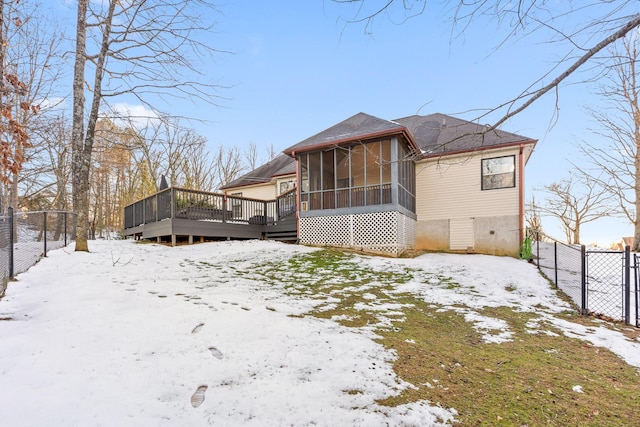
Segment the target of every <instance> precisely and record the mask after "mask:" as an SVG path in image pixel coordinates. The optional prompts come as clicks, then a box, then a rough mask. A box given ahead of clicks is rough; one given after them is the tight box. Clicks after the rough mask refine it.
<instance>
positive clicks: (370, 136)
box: [284, 127, 420, 157]
mask: <svg viewBox="0 0 640 427" xmlns="http://www.w3.org/2000/svg"><path fill="white" fill-rule="evenodd" d="M395 135H402V136H403V137H404V138H405V139H406V140H407V141H408V142H409V145H410V146H411V147H412V148H413V149H414V150H415V151H416V152H418V153H419V152H420V148H419V147H418V144H416V142H415V140H414V139H413V136H412V135H411V133H409V131H408V130H407V128H405V127H402V128H397V129H392V130H383V131H380V132H372V133H367V134H362V135H358V136H355V137H354V136H351V137H349V138H342V139H335V140H332V141H327V142H322V143H319V144H313V145H307V146H306V147H299V148H297V149H294V148H293V147H292V148H287V149H286V150H284V153H285V154H286V155H288V156H291V157H295V155H294V153H295V154H298V153H308V152H310V151H318V150H322V149H323V148H329V147H337V146H343V145H348V144H352V143H357V142H365V141H371V140H374V139H379V138H384V137H392V136H395Z"/></svg>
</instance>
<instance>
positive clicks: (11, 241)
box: [7, 206, 14, 279]
mask: <svg viewBox="0 0 640 427" xmlns="http://www.w3.org/2000/svg"><path fill="white" fill-rule="evenodd" d="M7 212H8V213H9V279H13V271H14V269H13V243H14V242H13V233H14V231H13V225H14V224H13V208H12V207H11V206H9V208H8V209H7Z"/></svg>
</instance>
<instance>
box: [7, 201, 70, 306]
mask: <svg viewBox="0 0 640 427" xmlns="http://www.w3.org/2000/svg"><path fill="white" fill-rule="evenodd" d="M75 238H76V214H75V213H72V212H66V211H37V212H18V213H15V214H14V213H13V210H12V209H11V208H9V213H8V215H6V216H0V296H1V295H3V294H4V290H5V289H6V285H7V282H8V281H9V280H10V279H12V278H13V277H14V276H15V275H16V274H19V273H22V272H25V271H27V270H28V269H29V268H30V267H31V266H32V265H34V264H35V263H36V262H38V260H40V258H42V257H45V256H47V252H48V251H50V250H54V249H59V248H62V247H64V246H67V245H68V244H69V243H70V242H72V241H74V240H75Z"/></svg>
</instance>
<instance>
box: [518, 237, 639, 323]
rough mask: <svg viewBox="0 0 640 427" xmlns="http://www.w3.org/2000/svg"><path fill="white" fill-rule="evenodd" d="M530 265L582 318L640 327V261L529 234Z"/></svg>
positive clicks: (626, 255)
mask: <svg viewBox="0 0 640 427" xmlns="http://www.w3.org/2000/svg"><path fill="white" fill-rule="evenodd" d="M528 236H529V238H530V239H531V241H532V244H533V246H532V258H531V261H532V262H533V263H534V264H536V265H537V266H538V269H539V270H540V271H541V272H542V273H543V274H544V275H545V276H546V277H547V278H548V279H549V280H551V281H552V282H553V283H554V284H555V285H556V287H557V288H558V289H560V290H561V291H562V292H564V293H565V294H566V295H567V296H568V297H569V298H570V299H571V300H572V301H573V302H574V303H575V304H576V306H577V307H578V308H579V310H580V312H581V313H582V314H590V315H595V316H599V317H603V318H606V319H612V320H616V321H624V322H625V323H626V324H628V325H631V324H634V325H635V326H636V327H640V319H639V315H638V302H639V297H638V294H639V292H638V291H639V288H640V274H638V268H639V266H640V258H639V257H638V256H637V255H634V258H633V259H634V262H632V261H631V255H630V251H629V247H627V248H626V249H625V250H624V251H610V250H601V249H596V248H588V247H586V246H584V245H569V244H566V243H562V242H559V241H557V240H555V239H553V238H552V237H549V236H547V235H545V234H543V233H540V232H535V231H532V230H529V232H528Z"/></svg>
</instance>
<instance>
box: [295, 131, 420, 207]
mask: <svg viewBox="0 0 640 427" xmlns="http://www.w3.org/2000/svg"><path fill="white" fill-rule="evenodd" d="M297 159H298V167H299V176H300V206H301V212H307V213H308V214H307V216H317V215H331V214H341V213H345V212H344V211H343V210H346V211H348V212H349V213H357V212H362V213H364V212H376V211H381V210H399V211H401V212H403V213H404V214H407V215H409V216H411V214H414V215H415V200H416V197H415V170H414V168H415V166H414V161H413V156H412V153H411V151H410V150H409V149H408V147H407V146H406V144H403V143H401V142H399V140H398V138H395V137H394V138H391V139H382V140H377V141H371V142H358V143H355V144H352V145H343V146H334V147H332V148H328V149H325V150H322V151H313V152H308V153H301V154H299V155H298V156H297ZM383 206H385V207H384V208H383ZM327 211H335V212H327ZM303 216H304V215H303Z"/></svg>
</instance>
